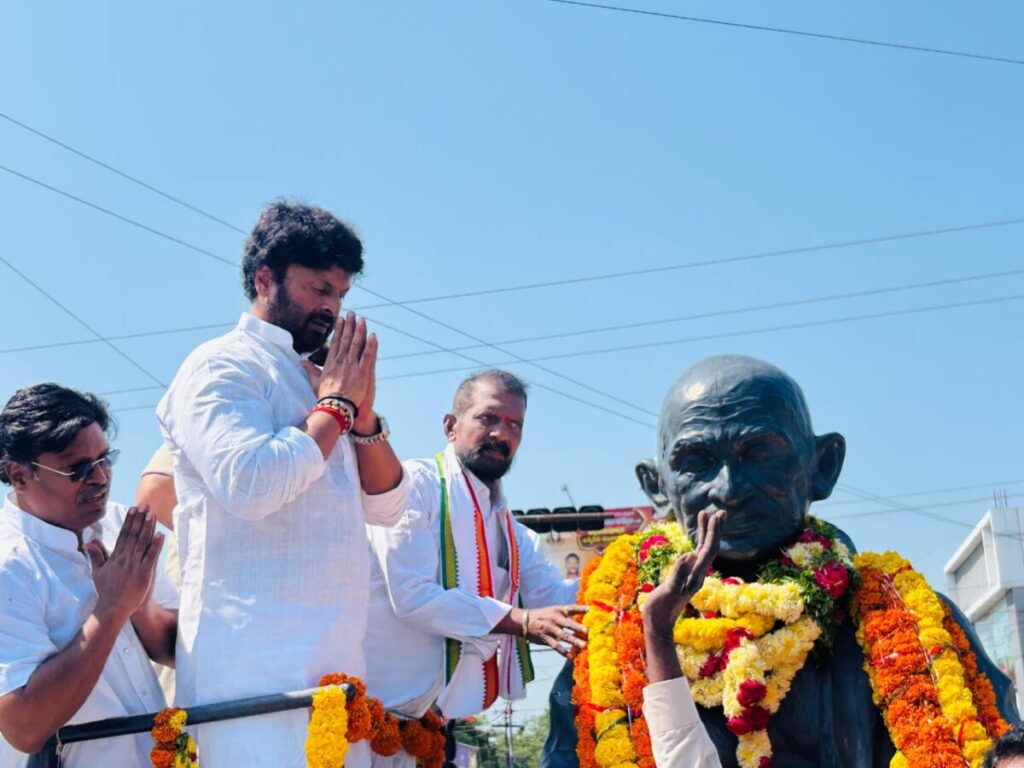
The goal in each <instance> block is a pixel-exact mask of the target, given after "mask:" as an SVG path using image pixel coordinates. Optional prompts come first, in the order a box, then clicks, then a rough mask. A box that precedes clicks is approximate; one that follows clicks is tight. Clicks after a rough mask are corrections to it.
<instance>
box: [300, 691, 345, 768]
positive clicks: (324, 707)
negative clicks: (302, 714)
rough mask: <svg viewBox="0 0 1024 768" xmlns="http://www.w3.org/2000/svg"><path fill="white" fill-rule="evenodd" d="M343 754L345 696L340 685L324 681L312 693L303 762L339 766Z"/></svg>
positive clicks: (316, 766) (311, 767) (327, 767)
mask: <svg viewBox="0 0 1024 768" xmlns="http://www.w3.org/2000/svg"><path fill="white" fill-rule="evenodd" d="M328 677H330V676H328ZM347 753H348V696H347V695H346V693H345V689H344V688H340V687H339V686H337V685H333V684H328V685H327V687H325V688H324V689H323V690H321V691H318V692H317V693H315V694H313V714H312V716H311V717H310V718H309V728H308V731H307V733H306V765H307V766H309V768H341V766H343V765H344V764H345V755H346V754H347Z"/></svg>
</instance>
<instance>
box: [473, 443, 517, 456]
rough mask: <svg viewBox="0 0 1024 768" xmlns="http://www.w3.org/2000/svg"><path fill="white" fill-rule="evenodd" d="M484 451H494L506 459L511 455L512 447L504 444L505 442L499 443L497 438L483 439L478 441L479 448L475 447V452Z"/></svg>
mask: <svg viewBox="0 0 1024 768" xmlns="http://www.w3.org/2000/svg"><path fill="white" fill-rule="evenodd" d="M484 451H495V452H497V453H500V454H501V455H502V456H504V457H505V458H506V459H507V458H508V457H509V456H511V455H512V449H511V448H509V447H508V446H507V445H505V443H499V442H498V441H497V440H485V441H484V442H482V443H480V448H479V449H477V453H483V452H484Z"/></svg>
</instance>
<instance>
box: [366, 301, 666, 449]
mask: <svg viewBox="0 0 1024 768" xmlns="http://www.w3.org/2000/svg"><path fill="white" fill-rule="evenodd" d="M373 322H374V323H375V324H377V325H379V326H380V327H382V328H387V329H388V330H390V331H395V332H396V333H400V334H402V335H403V336H407V337H409V338H410V339H414V340H416V341H420V342H423V343H424V344H430V345H431V346H434V347H437V348H438V349H440V350H441V351H443V352H451V353H452V354H453V355H457V356H458V357H461V358H463V359H465V360H469V361H470V362H472V363H473V365H472V366H469V368H468V369H467V368H462V369H460V370H471V369H473V368H492V367H494V366H490V365H488V364H487V363H485V362H483V361H481V360H477V359H476V358H475V357H470V356H469V355H466V354H464V353H462V352H456V351H454V350H451V349H447V348H446V347H444V346H443V345H441V344H438V343H437V342H434V341H431V340H430V339H425V338H423V337H422V336H417V335H415V334H412V333H409V332H408V331H403V330H401V329H399V328H396V327H395V326H393V325H388V324H387V323H382V322H381V321H380V320H376V319H374V320H373ZM460 333H461V331H460ZM385 378H387V377H382V376H378V377H377V380H378V381H383V380H384V379H385ZM530 384H532V385H533V386H535V387H537V388H538V389H543V390H547V391H548V392H553V393H555V394H557V395H561V396H562V397H565V398H568V399H569V400H574V401H576V402H577V403H581V404H583V405H589V406H590V407H591V408H595V409H597V410H599V411H604V412H605V413H608V414H611V415H613V416H618V417H619V418H620V419H625V420H626V421H631V422H633V423H634V424H639V425H641V426H643V427H650V428H652V429H653V427H654V425H653V424H650V423H648V422H646V421H641V420H639V419H634V418H633V417H632V416H628V415H627V414H625V413H621V412H619V411H614V410H612V409H611V408H606V407H605V406H603V405H600V404H599V403H593V402H591V401H589V400H584V399H583V398H581V397H576V395H572V394H569V393H568V392H563V391H562V390H560V389H555V388H554V387H549V386H548V385H547V384H542V383H540V382H537V381H531V382H530ZM602 394H603V393H602ZM606 397H610V395H606ZM634 407H636V406H634Z"/></svg>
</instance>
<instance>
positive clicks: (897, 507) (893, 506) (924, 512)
mask: <svg viewBox="0 0 1024 768" xmlns="http://www.w3.org/2000/svg"><path fill="white" fill-rule="evenodd" d="M838 488H839V489H840V490H842V491H843V492H844V493H849V494H850V495H853V496H858V497H860V498H862V499H865V500H868V501H875V502H879V503H882V504H886V505H888V506H889V507H890V509H889V510H875V511H873V512H872V513H870V514H891V513H892V512H911V513H913V514H915V515H919V516H921V517H925V518H927V519H929V520H934V521H936V522H940V523H946V524H948V525H955V526H958V527H960V528H967V529H968V530H974V528H975V525H973V524H971V523H965V522H963V521H962V520H957V519H955V518H952V517H946V516H945V515H939V514H936V513H935V512H932V511H931V509H933V508H936V507H950V506H955V505H957V504H968V503H979V502H987V501H988V498H987V497H981V498H980V499H962V500H960V501H957V502H945V503H942V504H928V505H923V506H920V507H913V506H909V505H907V504H903V503H902V502H899V501H895V500H893V499H889V498H886V497H885V496H879V495H877V494H874V493H871V492H870V491H865V490H862V489H860V488H854V487H853V486H850V485H842V484H840V485H839V486H838ZM1009 496H1010V497H1013V498H1016V497H1018V496H1024V493H1013V494H1009ZM868 514H869V513H866V512H865V513H862V514H860V515H856V517H864V516H867V515H868ZM843 517H844V518H850V517H854V515H844V516H843ZM993 535H995V536H998V537H1002V538H1006V539H1014V540H1016V541H1024V537H1022V536H1021V535H1020V534H1012V533H995V534H993Z"/></svg>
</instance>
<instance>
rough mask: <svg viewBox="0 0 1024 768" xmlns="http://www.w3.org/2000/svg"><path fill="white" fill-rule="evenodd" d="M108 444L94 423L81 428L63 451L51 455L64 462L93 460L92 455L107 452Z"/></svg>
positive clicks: (101, 431) (105, 437)
mask: <svg viewBox="0 0 1024 768" xmlns="http://www.w3.org/2000/svg"><path fill="white" fill-rule="evenodd" d="M109 447H110V443H109V442H108V441H107V436H106V434H104V432H103V430H102V429H101V428H100V425H99V424H97V423H96V422H95V421H94V422H92V423H91V424H88V425H87V426H85V427H82V429H80V430H79V431H78V434H77V435H75V439H74V440H72V441H71V442H70V443H69V444H68V446H67V447H66V448H65V449H64V450H63V451H57V452H55V453H54V454H53V455H54V456H55V457H57V459H59V460H61V461H64V460H67V461H76V460H78V459H91V458H95V457H94V454H97V453H100V452H102V451H105V450H107V449H108V448H109Z"/></svg>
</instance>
